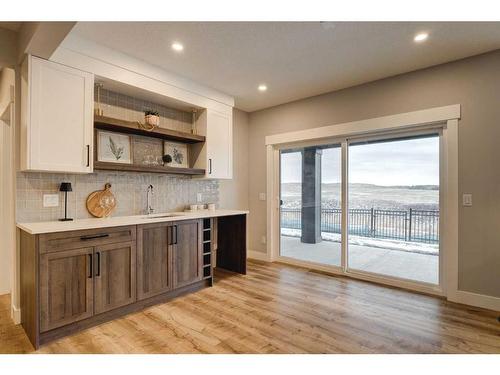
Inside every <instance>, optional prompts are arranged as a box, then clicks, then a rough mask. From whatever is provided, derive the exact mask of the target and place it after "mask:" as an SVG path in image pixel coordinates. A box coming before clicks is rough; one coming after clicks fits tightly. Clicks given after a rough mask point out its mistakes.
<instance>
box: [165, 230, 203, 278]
mask: <svg viewBox="0 0 500 375" xmlns="http://www.w3.org/2000/svg"><path fill="white" fill-rule="evenodd" d="M172 242H173V245H172V251H173V264H174V272H173V276H174V283H173V284H174V285H173V286H174V288H179V287H181V286H184V285H188V284H191V283H194V282H196V281H199V280H201V279H202V272H203V252H202V250H203V247H202V221H201V220H188V221H178V222H175V223H174V226H173V228H172Z"/></svg>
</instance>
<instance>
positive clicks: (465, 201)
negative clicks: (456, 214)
mask: <svg viewBox="0 0 500 375" xmlns="http://www.w3.org/2000/svg"><path fill="white" fill-rule="evenodd" d="M462 205H463V206H465V207H470V206H472V194H463V195H462Z"/></svg>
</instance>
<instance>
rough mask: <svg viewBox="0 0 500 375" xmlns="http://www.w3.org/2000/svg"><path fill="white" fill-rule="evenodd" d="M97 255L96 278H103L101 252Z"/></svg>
mask: <svg viewBox="0 0 500 375" xmlns="http://www.w3.org/2000/svg"><path fill="white" fill-rule="evenodd" d="M96 254H97V273H96V277H100V276H101V252H100V251H98V252H97V253H96Z"/></svg>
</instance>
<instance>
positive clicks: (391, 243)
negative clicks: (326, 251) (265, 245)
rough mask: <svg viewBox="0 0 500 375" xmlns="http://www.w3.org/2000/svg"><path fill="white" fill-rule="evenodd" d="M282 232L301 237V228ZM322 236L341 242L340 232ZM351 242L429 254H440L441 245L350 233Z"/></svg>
mask: <svg viewBox="0 0 500 375" xmlns="http://www.w3.org/2000/svg"><path fill="white" fill-rule="evenodd" d="M281 234H282V235H283V236H289V237H300V236H301V230H300V229H291V228H281ZM321 238H322V239H323V240H325V241H332V242H338V243H340V233H327V232H321ZM349 243H350V244H351V245H359V246H370V247H376V248H380V249H389V250H397V251H407V252H410V253H419V254H429V255H438V254H439V245H437V244H436V245H434V244H427V243H419V242H406V241H397V240H388V239H381V238H370V237H362V236H353V235H349Z"/></svg>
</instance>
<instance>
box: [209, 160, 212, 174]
mask: <svg viewBox="0 0 500 375" xmlns="http://www.w3.org/2000/svg"><path fill="white" fill-rule="evenodd" d="M208 174H212V159H208Z"/></svg>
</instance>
